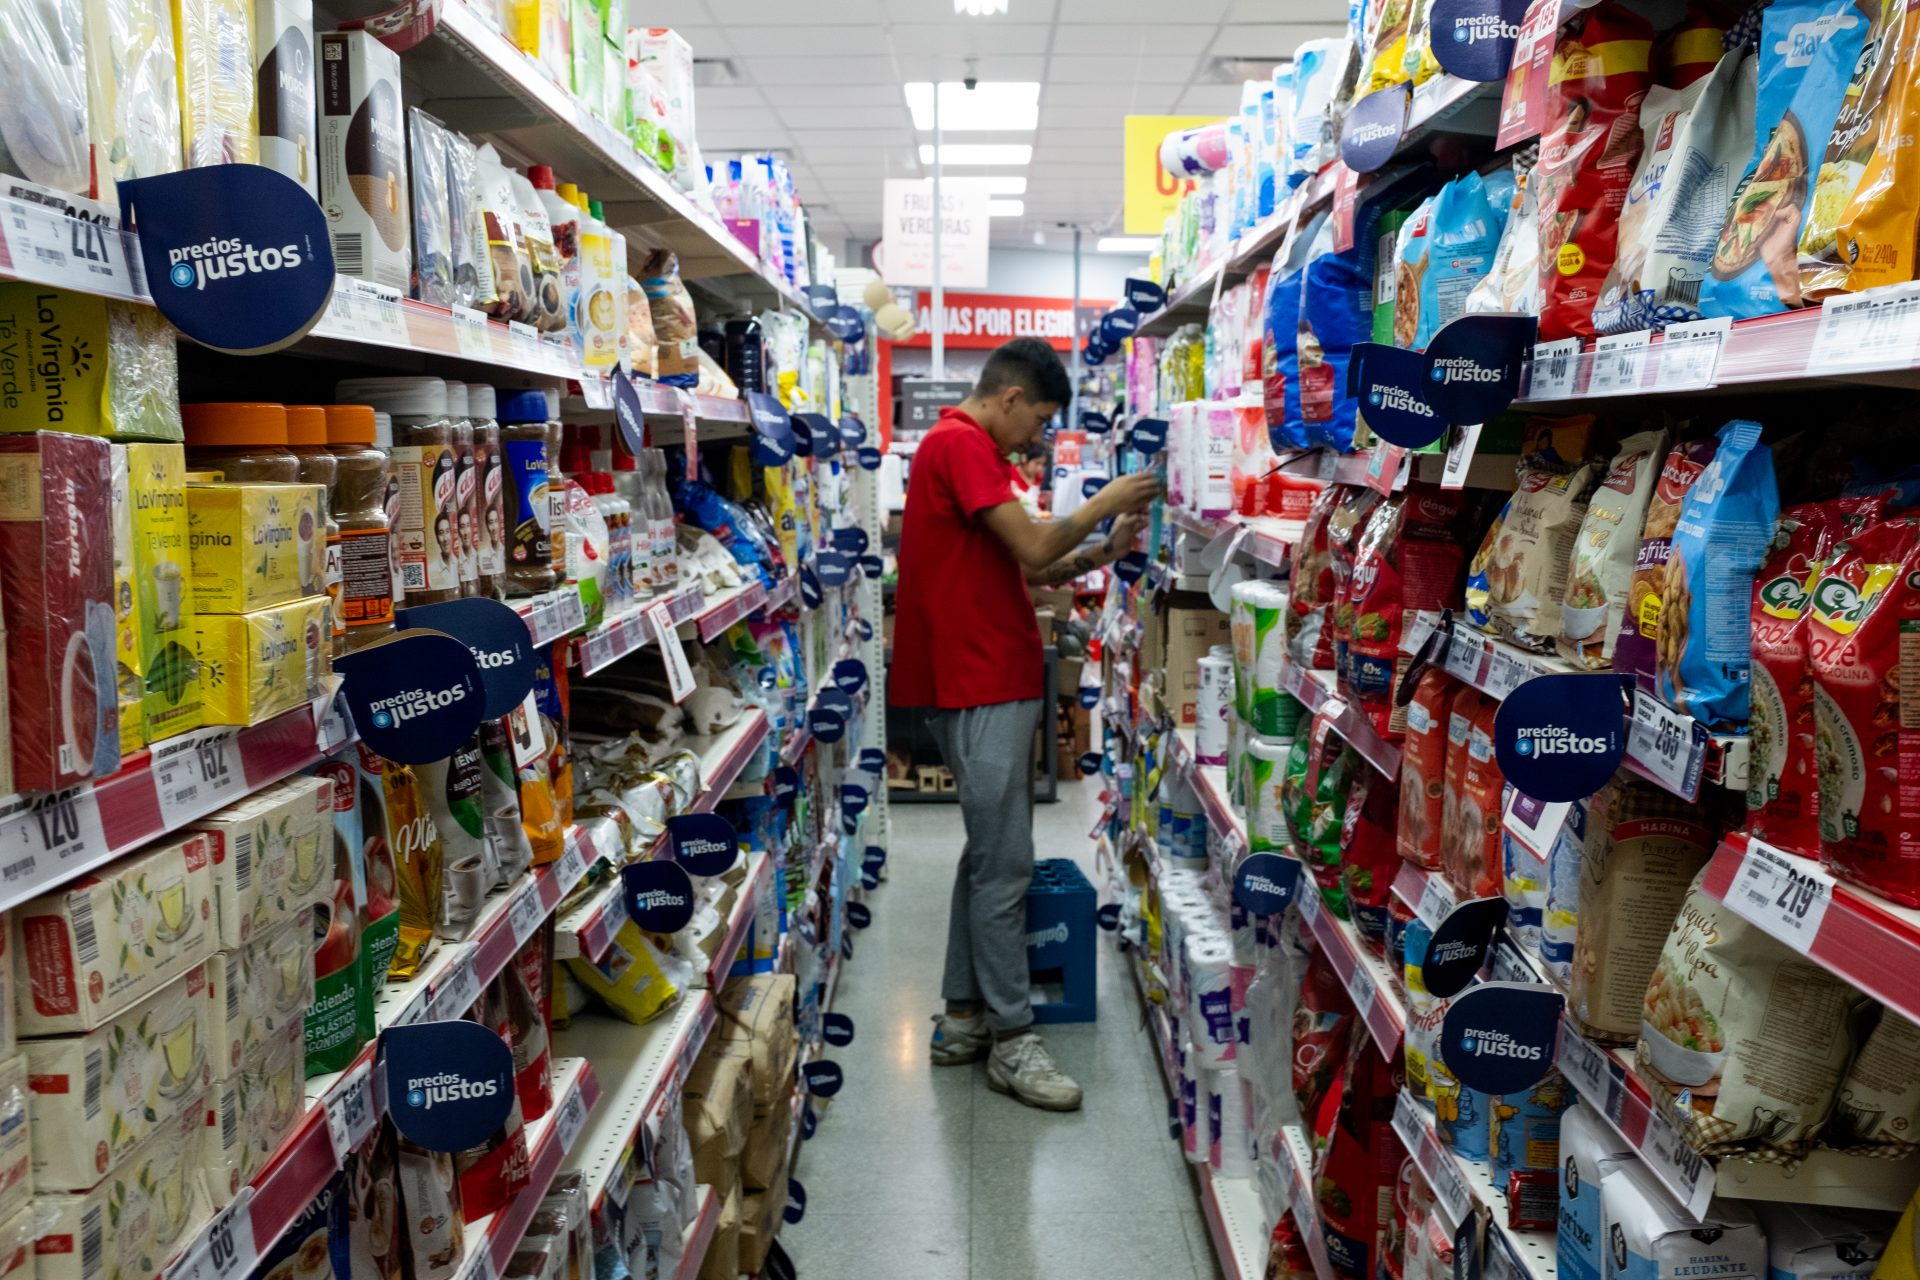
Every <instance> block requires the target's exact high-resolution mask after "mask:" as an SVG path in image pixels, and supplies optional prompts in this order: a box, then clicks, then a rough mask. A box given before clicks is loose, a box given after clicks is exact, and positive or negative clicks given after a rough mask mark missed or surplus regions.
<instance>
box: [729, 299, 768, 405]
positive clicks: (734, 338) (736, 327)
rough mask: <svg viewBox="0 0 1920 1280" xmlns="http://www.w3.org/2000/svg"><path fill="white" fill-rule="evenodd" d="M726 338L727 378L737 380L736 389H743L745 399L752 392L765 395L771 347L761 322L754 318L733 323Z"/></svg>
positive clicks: (746, 318) (744, 318)
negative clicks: (769, 348)
mask: <svg viewBox="0 0 1920 1280" xmlns="http://www.w3.org/2000/svg"><path fill="white" fill-rule="evenodd" d="M726 334H727V340H726V359H725V360H724V361H722V362H721V363H722V365H723V367H724V368H725V369H726V371H727V376H728V377H729V378H732V379H733V385H734V386H736V387H738V388H739V389H740V394H741V395H742V396H744V395H746V394H747V393H748V392H749V391H765V390H766V389H767V356H766V351H767V345H766V339H765V336H764V335H763V334H762V332H761V330H760V322H759V321H758V320H757V319H755V318H754V317H752V316H743V317H740V318H738V319H733V320H729V321H727V325H726Z"/></svg>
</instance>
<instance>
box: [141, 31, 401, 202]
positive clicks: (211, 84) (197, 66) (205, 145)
mask: <svg viewBox="0 0 1920 1280" xmlns="http://www.w3.org/2000/svg"><path fill="white" fill-rule="evenodd" d="M368 38H369V39H371V37H368ZM173 45H174V56H175V60H176V62H177V64H178V83H179V87H180V128H181V135H182V138H183V139H184V145H183V147H182V152H181V153H182V156H183V158H184V159H185V160H186V163H187V167H188V168H190V169H198V168H202V167H204V166H206V165H210V164H253V163H255V162H256V161H257V160H258V159H259V145H258V139H257V137H256V136H255V134H254V131H253V130H254V79H253V66H254V62H253V13H252V5H251V3H250V0H173ZM395 78H396V79H398V77H397V76H396V77H395ZM398 105H399V103H398V99H397V98H396V100H395V107H396V108H397V107H398Z"/></svg>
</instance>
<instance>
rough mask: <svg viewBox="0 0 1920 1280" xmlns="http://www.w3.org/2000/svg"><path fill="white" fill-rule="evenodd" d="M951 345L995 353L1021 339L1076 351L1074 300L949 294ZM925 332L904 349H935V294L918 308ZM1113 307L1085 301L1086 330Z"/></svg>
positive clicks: (925, 294) (926, 295) (924, 294)
mask: <svg viewBox="0 0 1920 1280" xmlns="http://www.w3.org/2000/svg"><path fill="white" fill-rule="evenodd" d="M945 302H946V311H947V345H948V346H949V347H952V348H954V349H955V350H972V351H978V350H991V349H992V348H994V347H997V346H999V345H1001V344H1002V343H1004V342H1011V341H1013V340H1014V339H1015V338H1044V339H1046V341H1047V343H1048V345H1050V346H1052V347H1053V349H1054V350H1056V351H1068V350H1071V349H1072V346H1073V339H1074V326H1073V299H1071V298H1030V297H1020V296H1016V295H1013V294H1000V293H948V294H947V295H946V298H945ZM914 305H915V307H916V308H917V311H918V315H917V317H916V319H917V320H918V322H919V324H918V327H919V331H918V332H917V333H915V334H914V335H913V337H911V338H909V339H908V340H907V341H905V342H902V343H899V344H897V345H899V346H902V347H931V346H932V345H933V294H932V292H931V291H930V290H926V289H922V290H921V291H920V294H919V297H918V299H917V300H916V302H915V304H914ZM1112 307H1113V303H1112V302H1109V301H1103V300H1098V299H1092V298H1082V299H1081V300H1080V317H1081V326H1082V330H1083V331H1084V329H1085V326H1086V325H1087V324H1089V323H1090V322H1092V321H1093V320H1095V319H1097V318H1098V317H1099V316H1100V315H1101V314H1102V313H1103V312H1106V311H1109V310H1111V309H1112Z"/></svg>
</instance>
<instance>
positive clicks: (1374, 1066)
mask: <svg viewBox="0 0 1920 1280" xmlns="http://www.w3.org/2000/svg"><path fill="white" fill-rule="evenodd" d="M1352 1039H1353V1041H1354V1043H1353V1047H1352V1049H1351V1050H1350V1052H1349V1053H1348V1055H1347V1070H1346V1077H1345V1080H1344V1082H1343V1084H1342V1087H1341V1091H1340V1108H1339V1111H1338V1112H1337V1113H1336V1114H1335V1117H1334V1124H1333V1132H1332V1134H1331V1135H1330V1136H1329V1138H1328V1140H1327V1154H1326V1158H1325V1159H1324V1160H1322V1161H1321V1163H1320V1170H1319V1173H1318V1175H1317V1176H1316V1178H1315V1180H1314V1190H1315V1194H1316V1198H1317V1200H1318V1202H1319V1206H1320V1216H1321V1219H1322V1222H1323V1224H1324V1237H1325V1240H1326V1246H1327V1261H1328V1262H1330V1263H1332V1264H1333V1270H1334V1273H1335V1274H1336V1275H1340V1276H1345V1277H1347V1278H1348V1280H1375V1269H1376V1266H1377V1264H1378V1263H1379V1261H1380V1257H1381V1251H1382V1247H1383V1245H1384V1244H1385V1241H1386V1237H1387V1232H1388V1224H1390V1223H1391V1222H1392V1221H1393V1202H1394V1196H1395V1193H1396V1192H1397V1191H1398V1190H1399V1186H1400V1177H1399V1173H1400V1164H1401V1162H1402V1161H1403V1160H1405V1159H1406V1150H1405V1148H1403V1147H1402V1146H1401V1145H1400V1139H1399V1137H1398V1136H1397V1135H1395V1133H1394V1132H1393V1106H1394V1101H1395V1099H1396V1098H1398V1096H1399V1094H1400V1089H1401V1086H1402V1084H1403V1083H1404V1080H1403V1078H1402V1077H1401V1074H1400V1070H1399V1064H1398V1059H1397V1058H1396V1059H1395V1060H1394V1062H1392V1063H1389V1062H1388V1061H1387V1060H1386V1059H1384V1058H1382V1057H1381V1056H1380V1055H1379V1054H1378V1053H1375V1052H1374V1051H1373V1045H1372V1044H1371V1042H1369V1041H1368V1039H1367V1030H1366V1028H1365V1027H1364V1026H1362V1025H1359V1024H1356V1025H1355V1027H1354V1029H1353V1032H1352Z"/></svg>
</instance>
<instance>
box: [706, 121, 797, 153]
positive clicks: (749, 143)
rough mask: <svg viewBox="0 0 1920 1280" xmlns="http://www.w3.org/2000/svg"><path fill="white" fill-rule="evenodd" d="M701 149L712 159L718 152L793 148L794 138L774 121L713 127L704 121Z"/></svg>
mask: <svg viewBox="0 0 1920 1280" xmlns="http://www.w3.org/2000/svg"><path fill="white" fill-rule="evenodd" d="M698 127H699V130H700V149H701V151H703V152H705V153H706V156H707V158H708V159H709V160H711V159H712V158H713V157H714V155H715V154H716V153H719V152H726V151H770V150H772V149H773V148H775V147H784V148H786V149H788V150H792V149H793V139H792V138H791V137H789V136H788V134H787V131H786V130H784V129H782V128H779V127H778V126H776V125H774V124H773V123H772V122H770V121H769V122H766V123H763V124H757V125H751V126H747V127H738V126H735V127H727V128H717V129H716V128H712V127H710V126H708V125H707V124H706V122H705V121H702V122H701V123H700V124H699V126H698Z"/></svg>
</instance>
